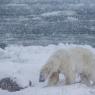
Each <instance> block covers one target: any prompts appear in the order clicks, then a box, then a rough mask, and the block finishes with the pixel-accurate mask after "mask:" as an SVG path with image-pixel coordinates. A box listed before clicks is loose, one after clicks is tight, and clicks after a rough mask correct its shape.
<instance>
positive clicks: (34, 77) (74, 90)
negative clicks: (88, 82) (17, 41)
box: [0, 44, 95, 95]
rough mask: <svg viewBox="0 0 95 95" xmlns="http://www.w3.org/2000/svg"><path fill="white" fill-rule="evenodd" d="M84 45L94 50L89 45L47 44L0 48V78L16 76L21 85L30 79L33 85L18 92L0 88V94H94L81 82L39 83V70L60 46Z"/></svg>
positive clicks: (24, 84)
mask: <svg viewBox="0 0 95 95" xmlns="http://www.w3.org/2000/svg"><path fill="white" fill-rule="evenodd" d="M72 47H84V48H88V49H90V50H91V51H92V52H95V49H94V48H92V47H91V46H89V45H73V44H70V45H68V44H67V45H64V44H59V45H48V46H17V45H15V46H8V47H6V48H5V50H3V49H0V79H2V78H4V77H16V81H17V82H18V83H19V84H20V85H21V86H23V87H25V86H28V85H29V81H32V84H33V87H28V88H26V89H23V90H21V91H18V92H13V93H12V92H8V91H6V90H1V89H0V95H94V94H95V90H94V88H89V87H86V86H85V85H82V84H75V85H70V86H69V85H68V86H64V85H58V86H55V87H44V85H45V83H43V84H42V83H39V72H40V69H41V67H42V65H43V64H45V63H46V61H47V59H48V57H49V56H50V55H51V54H52V53H53V52H54V51H56V50H58V49H60V48H72Z"/></svg>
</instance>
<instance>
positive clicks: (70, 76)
mask: <svg viewBox="0 0 95 95" xmlns="http://www.w3.org/2000/svg"><path fill="white" fill-rule="evenodd" d="M64 75H65V85H69V84H74V83H75V79H76V74H75V72H72V71H69V72H66V74H64Z"/></svg>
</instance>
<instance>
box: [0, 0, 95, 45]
mask: <svg viewBox="0 0 95 95" xmlns="http://www.w3.org/2000/svg"><path fill="white" fill-rule="evenodd" d="M94 41H95V1H94V0H0V42H3V43H7V44H23V45H49V44H58V43H73V44H88V45H91V46H95V43H94Z"/></svg>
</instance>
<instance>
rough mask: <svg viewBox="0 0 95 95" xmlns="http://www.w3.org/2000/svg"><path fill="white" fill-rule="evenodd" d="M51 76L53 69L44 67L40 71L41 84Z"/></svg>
mask: <svg viewBox="0 0 95 95" xmlns="http://www.w3.org/2000/svg"><path fill="white" fill-rule="evenodd" d="M50 75H51V68H50V67H49V66H47V64H46V65H44V66H43V68H42V69H41V71H40V77H39V82H44V81H45V80H47V79H48V77H49V76H50Z"/></svg>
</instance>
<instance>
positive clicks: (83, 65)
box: [41, 47, 95, 85]
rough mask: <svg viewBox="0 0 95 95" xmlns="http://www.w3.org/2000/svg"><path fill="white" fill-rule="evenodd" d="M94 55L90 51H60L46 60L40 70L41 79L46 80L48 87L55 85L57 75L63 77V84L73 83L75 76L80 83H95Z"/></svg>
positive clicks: (72, 49) (85, 49)
mask: <svg viewBox="0 0 95 95" xmlns="http://www.w3.org/2000/svg"><path fill="white" fill-rule="evenodd" d="M94 71H95V55H94V53H93V52H92V51H90V49H87V48H83V47H73V48H69V49H60V50H58V51H56V52H55V53H54V54H53V55H52V56H50V58H49V59H48V62H47V64H45V65H44V66H43V68H42V69H41V73H43V77H46V79H47V78H48V85H55V84H57V82H58V81H59V74H60V73H62V74H64V75H65V78H66V79H65V84H72V83H75V79H76V74H78V75H80V77H81V82H83V83H85V84H87V85H89V84H90V81H93V82H95V72H94Z"/></svg>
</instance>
